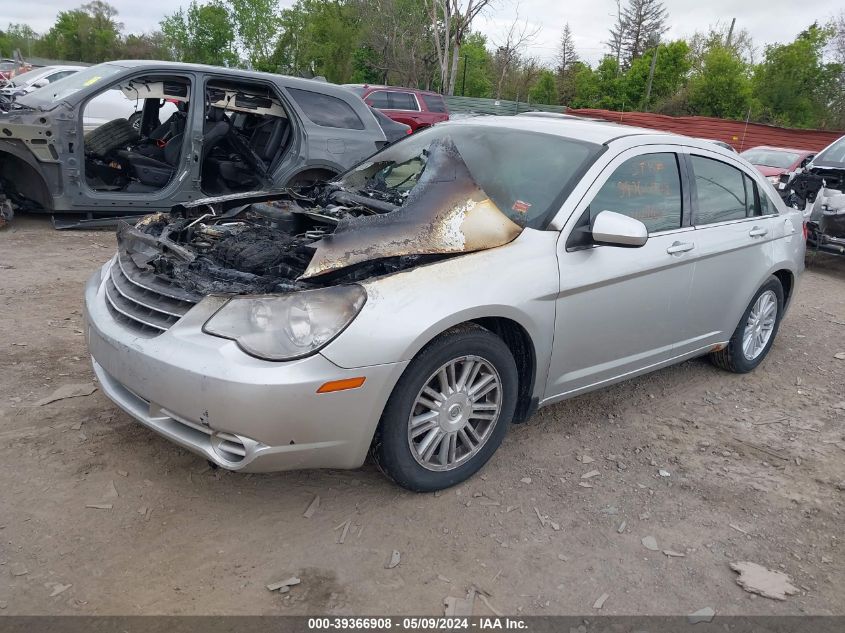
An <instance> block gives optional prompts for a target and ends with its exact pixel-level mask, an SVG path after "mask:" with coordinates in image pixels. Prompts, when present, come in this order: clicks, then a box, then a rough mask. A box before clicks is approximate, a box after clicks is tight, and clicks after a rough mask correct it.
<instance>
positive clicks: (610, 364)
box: [546, 146, 696, 401]
mask: <svg viewBox="0 0 845 633" xmlns="http://www.w3.org/2000/svg"><path fill="white" fill-rule="evenodd" d="M676 150H677V148H675V147H674V146H663V147H661V146H652V147H650V148H649V149H648V150H647V152H644V150H643V148H638V149H636V150H629V151H628V152H624V153H623V154H621V155H620V156H619V157H617V158H616V159H614V161H612V162H611V163H610V164H609V165H608V167H607V168H605V170H604V171H603V172H602V175H601V176H600V177H599V179H598V180H597V181H596V183H594V185H593V186H592V187H591V188H590V190H589V191H588V192H587V195H586V196H585V197H584V200H583V201H582V202H581V204H580V205H579V207H578V208H576V210H575V214H576V215H575V217H579V218H581V220H580V221H579V223H578V224H580V225H586V223H587V222H588V221H589V222H590V224H591V221H592V219H594V218H595V217H596V215H598V213H600V212H601V211H605V210H607V211H615V212H617V213H622V214H624V215H628V216H631V217H634V218H636V219H638V220H641V221H642V222H643V223H644V224H645V225H646V227H647V228H648V230H649V238H648V241H647V242H646V244H645V245H644V246H642V247H639V248H624V247H617V246H596V245H585V244H583V243H582V240H580V239H579V235H582V236H583V235H585V234H587V235H588V230H585V226H581V227H579V226H578V225H576V226H575V227H574V228H572V229H571V230H570V229H569V228H566V229H564V231H563V232H562V233H561V238H560V240H559V242H558V262H559V266H560V294H559V296H558V299H557V310H556V316H555V337H554V349H553V352H552V360H551V364H550V368H549V382H548V385H547V390H546V398H547V400H552V401H553V400H557V399H560V398H561V397H563V396H565V395H572V394H574V393H577V392H580V391H586V390H588V389H591V388H593V387H598V386H600V385H602V384H605V383H608V382H611V381H613V380H615V379H618V378H622V377H626V376H629V375H632V374H635V373H637V372H640V371H643V370H645V369H647V368H651V367H654V366H656V365H659V364H661V363H664V362H666V361H668V360H669V359H671V358H672V357H673V355H674V349H675V347H676V345H677V344H678V343H679V342H680V341H682V340H683V339H684V338H685V337H686V335H687V327H686V318H687V314H688V312H687V310H688V308H687V302H688V299H689V296H688V295H689V292H690V287H691V282H692V277H693V265H694V264H693V261H694V257H695V247H696V242H695V231H694V229H693V228H692V227H690V226H688V222H686V221H685V218H686V216H687V215H688V214H686V213H685V210H686V206H687V203H686V202H685V201H686V200H688V195H687V194H688V192H687V191H685V188H684V187H683V186H682V177H681V174H682V172H681V170H680V162H679V157H678V155H677V154H676Z"/></svg>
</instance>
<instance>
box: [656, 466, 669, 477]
mask: <svg viewBox="0 0 845 633" xmlns="http://www.w3.org/2000/svg"><path fill="white" fill-rule="evenodd" d="M657 474H658V475H660V476H661V477H669V471H668V470H663V469H662V468H661V469H660V470H658V471H657Z"/></svg>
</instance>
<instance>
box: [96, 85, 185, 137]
mask: <svg viewBox="0 0 845 633" xmlns="http://www.w3.org/2000/svg"><path fill="white" fill-rule="evenodd" d="M143 107H144V98H143V97H140V96H138V95H131V96H130V94H128V93H127V92H126V91H123V90H121V89H120V87H118V86H115V87H114V88H112V89H111V90H106V91H104V92H101V93H99V94H98V95H96V96H95V97H94V98H92V99H91V100H90V101H89V102H88V103H87V104H86V106H85V109H84V110H83V116H82V127H83V129H84V130H85V133H86V134H87V133H88V132H90V131H91V130H94V129H96V128H98V127H100V126H101V125H102V124H103V123H108V122H109V121H114V120H115V119H126V120H127V121H129V122H130V123H131V124H132V126H133V127H135V128H136V129H139V130H140V128H141V110H142V109H143ZM174 112H176V104H175V103H173V102H171V101H165V103H164V104H163V105H162V106H161V109H160V110H159V118H160V119H161V120H162V121H165V120H167V118H168V117H169V116H170V115H171V114H173V113H174Z"/></svg>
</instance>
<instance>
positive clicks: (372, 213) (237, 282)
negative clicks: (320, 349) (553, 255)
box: [118, 138, 522, 300]
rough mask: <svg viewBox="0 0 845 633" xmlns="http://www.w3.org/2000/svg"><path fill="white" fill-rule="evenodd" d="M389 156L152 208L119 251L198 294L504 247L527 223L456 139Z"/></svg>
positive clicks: (276, 288) (387, 268)
mask: <svg viewBox="0 0 845 633" xmlns="http://www.w3.org/2000/svg"><path fill="white" fill-rule="evenodd" d="M377 156H380V155H377ZM389 158H390V155H389V153H388V156H387V157H386V159H385V160H380V161H378V162H373V163H365V164H364V165H361V166H359V167H358V168H356V169H355V170H353V171H352V172H349V173H348V174H347V175H346V176H345V177H344V179H343V180H340V181H337V182H332V183H328V184H320V185H316V186H312V187H308V188H303V189H299V190H287V191H284V192H280V193H275V194H266V193H257V194H252V195H249V196H244V195H243V194H234V195H229V196H222V197H219V198H212V199H206V200H204V201H199V202H197V203H194V204H190V205H182V206H178V207H175V208H174V209H173V210H171V211H170V212H169V213H158V214H153V215H151V216H147V217H146V218H144V219H142V220H141V221H140V222H138V223H137V224H136V225H135V226H134V227H133V226H129V225H123V226H122V227H121V228H120V229H119V230H118V244H119V257H121V258H129V259H130V260H131V262H132V264H134V266H133V268H134V269H136V270H138V271H140V272H141V273H143V274H145V275H154V276H155V277H156V278H157V280H159V281H160V282H164V283H167V284H170V285H173V286H177V287H178V288H179V289H181V290H182V291H184V292H186V293H187V294H188V295H189V296H191V297H193V298H194V299H195V300H196V299H199V298H200V297H201V296H204V295H208V294H216V293H224V294H264V293H284V292H293V291H298V290H306V289H310V288H315V287H320V286H327V285H334V284H341V283H348V282H353V281H358V280H362V279H367V278H371V277H376V276H381V275H386V274H391V273H394V272H398V271H401V270H404V269H408V268H411V267H415V266H418V265H420V264H423V263H427V262H430V261H433V260H436V259H441V258H444V257H449V256H452V255H456V254H460V253H466V252H471V251H477V250H482V249H486V248H493V247H495V246H500V245H503V244H506V243H507V242H510V241H511V240H513V239H514V238H515V237H516V236H517V235H519V233H520V232H521V231H522V227H521V226H520V225H519V224H517V223H516V222H515V221H514V220H512V219H511V218H510V217H508V216H507V215H505V214H504V213H502V212H501V211H500V210H499V208H498V207H497V205H496V204H495V203H494V202H493V201H492V200H491V199H490V198H489V197H488V195H487V194H486V193H485V192H484V191H483V190H482V189H481V187H480V186H479V185H478V184H477V183H476V182H475V180H474V179H473V177H472V175H471V174H470V171H469V169H468V168H467V165H466V163H465V162H464V161H463V159H462V157H461V154H460V152H459V151H458V149H457V148H456V146H455V145H454V144H453V143H452V142H451V141H450V140H449V139H448V138H446V139H435V140H434V141H433V142H432V143H430V144H429V145H428V146H427V147H426V148H425V149H423V151H421V152H420V153H419V154H417V155H415V156H412V157H410V158H409V159H408V160H402V161H401V162H393V161H391V160H389Z"/></svg>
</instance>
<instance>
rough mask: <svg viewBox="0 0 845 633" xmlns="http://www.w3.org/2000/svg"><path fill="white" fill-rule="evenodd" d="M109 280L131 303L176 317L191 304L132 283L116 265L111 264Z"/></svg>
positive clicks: (179, 316)
mask: <svg viewBox="0 0 845 633" xmlns="http://www.w3.org/2000/svg"><path fill="white" fill-rule="evenodd" d="M111 280H112V283H113V284H114V287H115V290H117V291H118V292H119V293H120V294H121V295H123V297H124V298H126V299H127V300H128V301H132V302H133V303H137V304H138V305H139V306H141V307H143V308H147V309H148V310H155V311H156V312H161V313H162V314H166V315H169V316H172V317H176V318H177V319H179V318H181V317H183V316H185V313H186V312H187V311H188V310H190V309H191V308H192V307H193V306H192V305H191V304H189V303H187V302H185V301H182V300H180V299H172V298H170V297H165V296H163V295H160V294H158V293H154V292H152V291H150V290H147V289H146V288H144V287H143V286H139V285H138V284H132V280H131V279H127V278H126V275H124V274H123V271H121V270H119V269H118V267H116V266H112V269H111Z"/></svg>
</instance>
